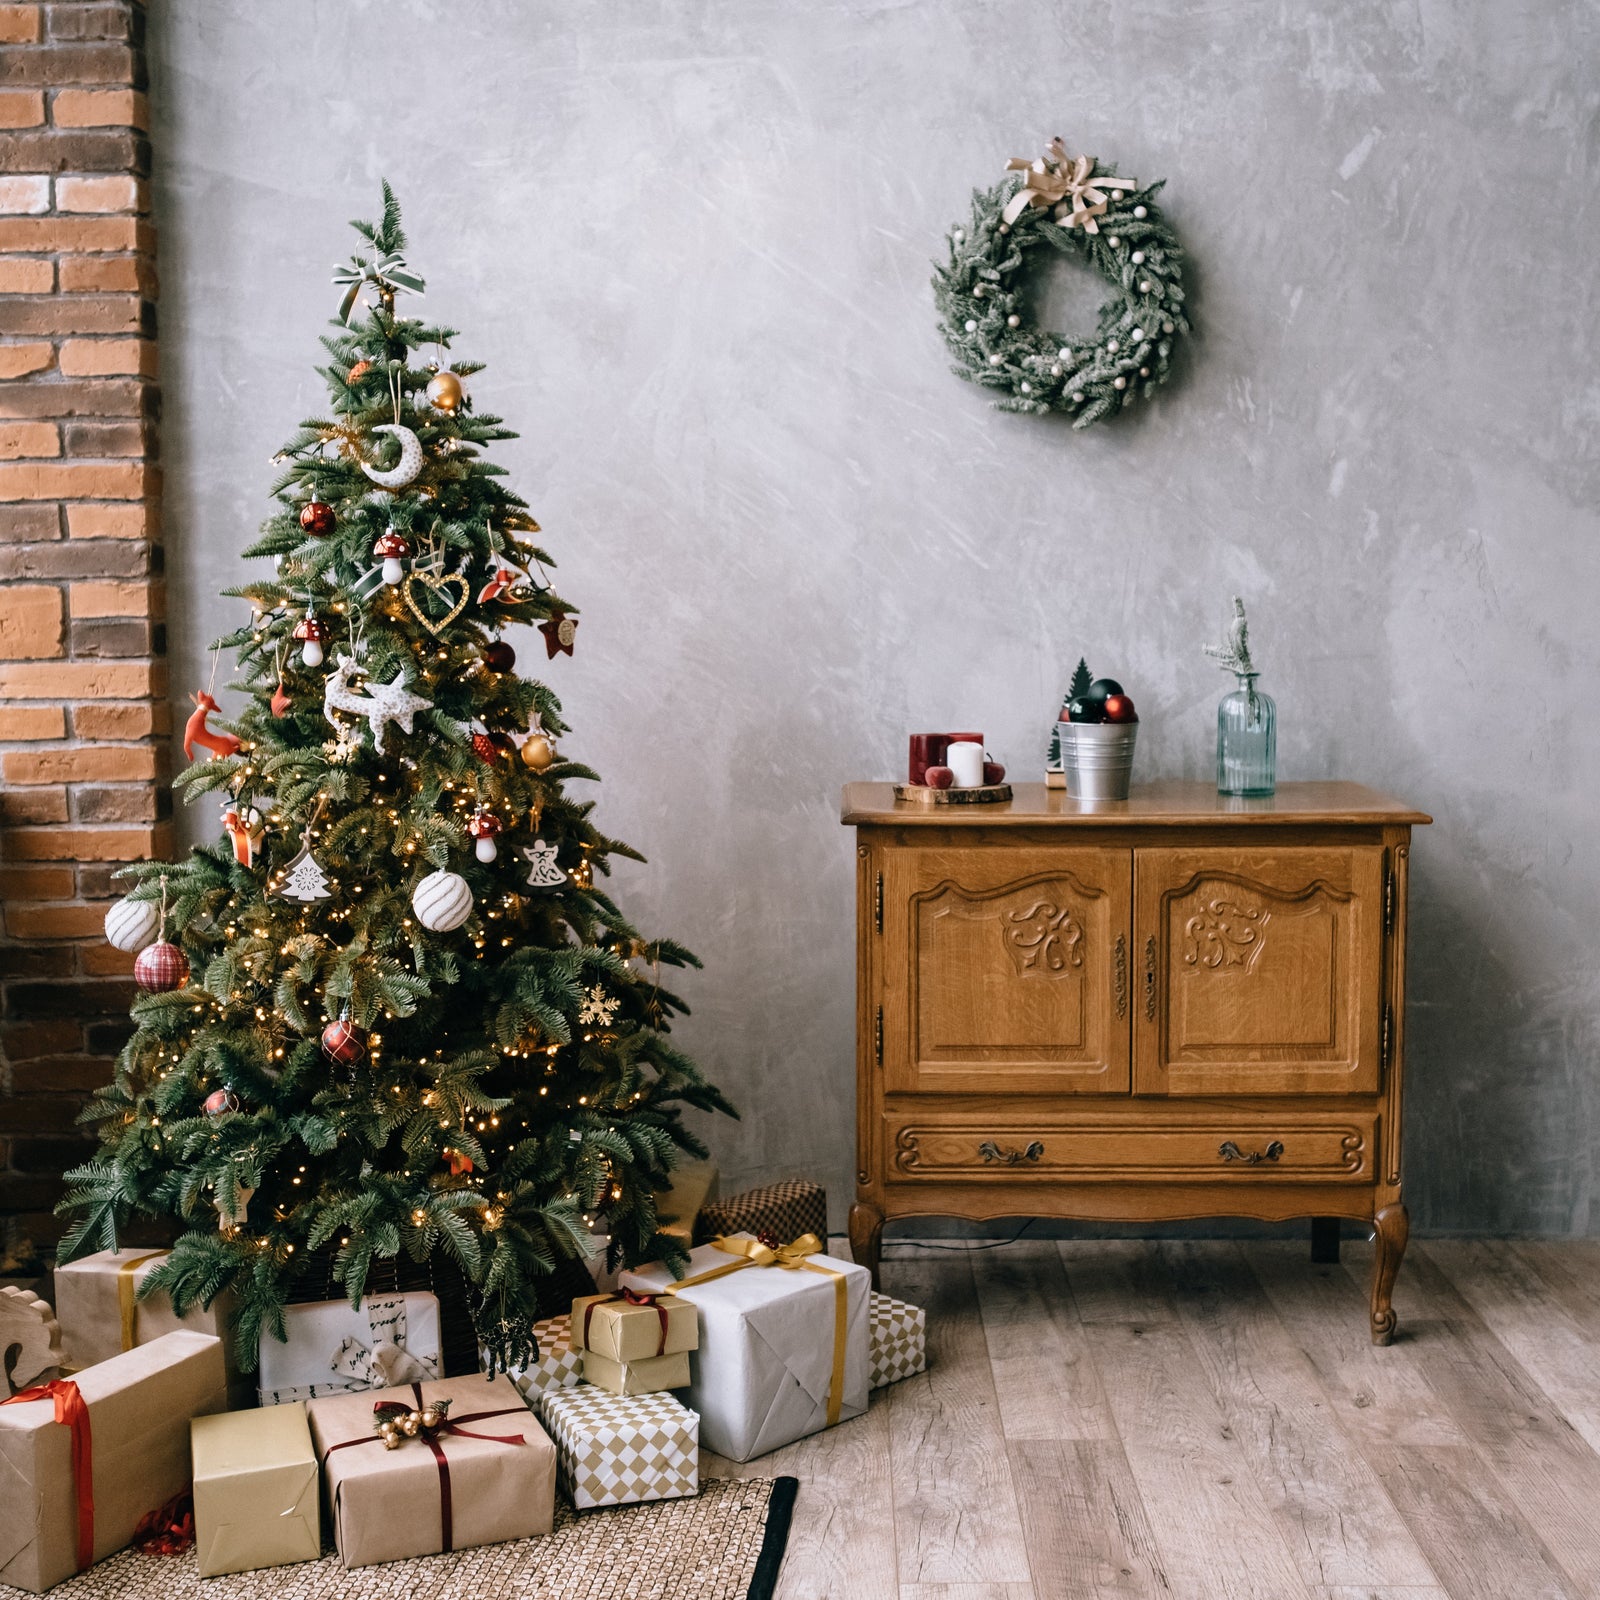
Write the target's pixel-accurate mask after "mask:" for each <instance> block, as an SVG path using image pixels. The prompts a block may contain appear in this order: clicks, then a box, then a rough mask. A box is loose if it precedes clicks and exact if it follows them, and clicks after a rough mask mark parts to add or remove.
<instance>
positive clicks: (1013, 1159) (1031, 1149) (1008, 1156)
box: [978, 1139, 1044, 1167]
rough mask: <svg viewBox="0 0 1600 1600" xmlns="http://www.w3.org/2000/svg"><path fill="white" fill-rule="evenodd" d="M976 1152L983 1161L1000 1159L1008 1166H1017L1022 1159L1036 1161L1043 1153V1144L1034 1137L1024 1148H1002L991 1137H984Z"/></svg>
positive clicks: (1020, 1163)
mask: <svg viewBox="0 0 1600 1600" xmlns="http://www.w3.org/2000/svg"><path fill="white" fill-rule="evenodd" d="M978 1154H979V1155H980V1156H982V1157H983V1159H984V1160H985V1161H1000V1162H1003V1163H1004V1164H1005V1165H1006V1166H1008V1167H1019V1166H1021V1165H1022V1163H1023V1162H1024V1161H1037V1160H1038V1159H1039V1157H1040V1156H1042V1155H1043V1154H1044V1146H1043V1145H1042V1144H1040V1143H1039V1141H1038V1140H1037V1139H1035V1140H1034V1141H1033V1143H1032V1144H1030V1145H1029V1146H1028V1148H1027V1149H1026V1150H1002V1149H1001V1148H1000V1146H999V1145H997V1144H996V1143H995V1142H994V1140H993V1139H985V1140H984V1141H983V1143H982V1144H980V1145H979V1146H978Z"/></svg>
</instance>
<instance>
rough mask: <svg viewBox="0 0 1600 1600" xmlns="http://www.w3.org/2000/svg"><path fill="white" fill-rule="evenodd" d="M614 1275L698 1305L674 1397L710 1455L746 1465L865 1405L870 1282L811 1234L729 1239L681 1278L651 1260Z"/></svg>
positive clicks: (694, 1255) (692, 1260)
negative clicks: (773, 1245) (681, 1384)
mask: <svg viewBox="0 0 1600 1600" xmlns="http://www.w3.org/2000/svg"><path fill="white" fill-rule="evenodd" d="M621 1282H622V1283H623V1284H625V1285H627V1286H630V1287H632V1288H635V1289H651V1290H655V1291H658V1292H670V1293H673V1294H677V1295H680V1296H682V1297H683V1298H684V1299H686V1300H692V1301H693V1302H694V1304H695V1305H696V1306H697V1307H698V1309H699V1312H700V1348H699V1350H698V1352H696V1354H695V1355H693V1356H692V1357H691V1358H690V1372H691V1375H692V1381H691V1383H690V1386H689V1390H688V1393H687V1395H686V1396H685V1398H686V1400H687V1401H688V1404H689V1405H690V1406H691V1407H692V1408H693V1409H694V1410H696V1411H698V1412H699V1413H700V1430H701V1437H702V1438H703V1439H704V1441H705V1443H706V1445H707V1446H708V1447H709V1448H710V1449H712V1450H715V1451H716V1452H717V1453H718V1454H719V1455H724V1456H728V1457H730V1458H731V1459H732V1460H734V1461H749V1460H750V1459H751V1458H752V1457H754V1456H761V1455H765V1454H766V1453H767V1452H768V1451H769V1450H776V1449H778V1448H780V1447H781V1446H783V1445H786V1444H791V1443H793V1442H794V1440H796V1439H801V1438H804V1437H805V1436H806V1435H807V1434H808V1433H818V1432H820V1431H821V1430H822V1429H823V1428H828V1427H832V1426H833V1424H834V1423H836V1422H841V1421H843V1420H845V1419H846V1418H848V1417H858V1416H860V1415H861V1413H862V1412H864V1411H865V1410H866V1409H867V1387H868V1374H869V1369H870V1352H869V1340H868V1329H867V1322H868V1318H867V1300H868V1295H869V1292H870V1284H871V1278H870V1276H869V1274H868V1273H867V1271H866V1269H865V1268H863V1267H858V1266H855V1265H853V1264H852V1263H850V1262H847V1261H836V1260H834V1259H833V1258H832V1257H831V1256H829V1255H827V1254H825V1253H824V1251H823V1247H822V1243H821V1241H820V1240H818V1239H817V1238H816V1237H815V1235H811V1234H807V1235H804V1236H803V1237H801V1238H799V1239H796V1240H795V1241H794V1242H793V1243H792V1244H788V1245H781V1246H779V1247H778V1248H777V1249H776V1250H773V1249H769V1248H768V1247H767V1246H766V1245H764V1244H762V1243H761V1242H760V1241H759V1240H757V1239H753V1238H751V1237H750V1235H749V1234H735V1235H733V1236H731V1237H729V1238H724V1239H719V1240H717V1241H715V1242H714V1243H712V1244H708V1245H702V1246H701V1247H700V1248H699V1249H697V1250H693V1251H691V1252H690V1255H689V1266H688V1271H687V1272H686V1273H685V1275H684V1277H683V1279H682V1280H681V1281H680V1282H674V1280H673V1277H672V1274H671V1272H670V1271H668V1269H667V1268H666V1267H665V1266H664V1265H663V1264H661V1263H660V1262H657V1263H655V1264H654V1265H652V1266H648V1267H642V1268H640V1269H639V1270H638V1271H637V1272H624V1273H623V1274H622V1275H621Z"/></svg>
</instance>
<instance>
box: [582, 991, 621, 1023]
mask: <svg viewBox="0 0 1600 1600" xmlns="http://www.w3.org/2000/svg"><path fill="white" fill-rule="evenodd" d="M618 1004H619V1002H617V1001H616V1000H613V999H612V998H611V996H610V995H608V994H607V993H606V992H605V990H604V989H603V988H602V987H601V986H600V985H599V984H598V983H597V984H593V985H592V986H591V987H590V988H589V989H587V990H586V991H585V992H584V996H583V1004H582V1005H581V1006H579V1007H578V1021H579V1023H580V1024H584V1023H587V1024H594V1025H598V1026H599V1027H602V1028H607V1027H610V1025H611V1024H612V1022H613V1021H615V1020H616V1015H617V1007H618Z"/></svg>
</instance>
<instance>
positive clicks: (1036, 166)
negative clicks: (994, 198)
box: [1002, 138, 1139, 233]
mask: <svg viewBox="0 0 1600 1600" xmlns="http://www.w3.org/2000/svg"><path fill="white" fill-rule="evenodd" d="M1094 169H1095V157H1094V156H1069V155H1068V154H1067V149H1066V146H1065V145H1064V144H1062V142H1061V140H1060V139H1059V138H1056V139H1052V140H1051V141H1050V143H1049V144H1048V145H1046V146H1045V152H1044V154H1043V155H1042V156H1040V157H1039V159H1038V160H1037V161H1029V160H1027V158H1026V157H1024V156H1013V157H1012V158H1011V159H1010V160H1009V161H1008V162H1006V171H1007V172H1025V173H1027V175H1028V176H1027V179H1026V181H1025V182H1024V183H1023V185H1022V187H1021V188H1020V189H1018V190H1017V192H1016V193H1015V194H1014V195H1012V197H1011V198H1010V199H1009V200H1008V201H1007V202H1006V208H1005V211H1004V212H1003V213H1002V215H1003V216H1004V218H1005V220H1006V221H1007V222H1008V223H1011V222H1015V221H1016V220H1017V218H1018V217H1020V216H1021V215H1022V213H1023V212H1024V211H1026V210H1027V209H1028V208H1029V207H1030V206H1032V207H1033V208H1034V209H1035V210H1038V211H1053V212H1054V217H1053V220H1054V221H1056V222H1059V223H1060V224H1061V225H1062V227H1064V228H1082V229H1083V231H1084V232H1085V233H1098V232H1099V231H1100V224H1099V223H1098V222H1097V221H1096V220H1095V219H1096V218H1097V217H1103V216H1104V215H1105V214H1106V208H1107V206H1108V205H1109V204H1110V203H1111V197H1112V195H1113V194H1118V195H1120V194H1125V193H1128V192H1130V191H1131V190H1134V189H1137V188H1138V187H1139V185H1138V183H1137V182H1136V181H1135V180H1134V179H1132V178H1115V177H1112V175H1111V174H1110V173H1108V172H1102V173H1100V174H1098V175H1096V173H1095V170H1094Z"/></svg>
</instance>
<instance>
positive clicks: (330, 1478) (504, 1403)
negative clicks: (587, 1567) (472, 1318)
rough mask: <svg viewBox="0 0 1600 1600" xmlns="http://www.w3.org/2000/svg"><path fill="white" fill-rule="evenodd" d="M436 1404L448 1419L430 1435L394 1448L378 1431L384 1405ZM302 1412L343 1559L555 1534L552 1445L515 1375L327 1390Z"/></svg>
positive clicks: (359, 1562)
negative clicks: (443, 1403)
mask: <svg viewBox="0 0 1600 1600" xmlns="http://www.w3.org/2000/svg"><path fill="white" fill-rule="evenodd" d="M440 1400H448V1401H449V1402H450V1416H449V1418H448V1420H447V1421H446V1422H445V1424H444V1425H442V1426H441V1427H440V1428H439V1429H438V1430H437V1431H436V1432H435V1434H434V1435H433V1437H432V1438H431V1440H430V1439H429V1438H426V1437H423V1436H422V1435H421V1434H419V1435H418V1436H417V1437H415V1438H408V1439H405V1440H404V1441H403V1442H402V1443H401V1445H400V1446H399V1448H398V1449H395V1450H390V1449H387V1448H386V1447H385V1445H384V1441H383V1439H382V1438H381V1437H380V1436H379V1435H378V1434H377V1433H376V1432H375V1431H374V1420H375V1412H376V1408H377V1407H378V1406H380V1405H384V1404H395V1405H400V1406H404V1407H405V1408H406V1409H407V1410H412V1409H418V1410H420V1409H421V1408H422V1407H423V1406H426V1405H430V1404H433V1403H436V1402H437V1401H440ZM306 1410H307V1414H308V1416H309V1417H310V1420H311V1437H312V1440H313V1442H314V1443H315V1445H316V1447H317V1457H318V1459H319V1460H320V1461H321V1462H322V1466H323V1478H324V1487H325V1490H326V1493H327V1499H328V1506H329V1511H330V1515H331V1517H332V1521H333V1532H334V1538H335V1540H336V1541H337V1543H338V1546H339V1554H340V1556H341V1557H342V1558H343V1560H344V1564H345V1565H346V1566H347V1567H364V1566H369V1565H371V1564H372V1563H373V1562H376V1561H401V1560H404V1559H405V1558H406V1557H408V1556H427V1555H437V1554H440V1553H441V1552H444V1551H448V1550H465V1549H467V1548H468V1547H470V1546H472V1545H480V1544H498V1543H500V1542H501V1541H503V1540H506V1539H529V1538H533V1537H535V1536H536V1535H538V1534H543V1533H549V1531H550V1526H551V1522H552V1520H553V1519H554V1516H555V1490H556V1450H555V1446H554V1445H553V1444H551V1442H550V1440H549V1438H548V1437H547V1436H546V1434H545V1431H544V1429H543V1428H541V1427H540V1426H539V1421H538V1419H537V1418H536V1417H535V1416H534V1415H533V1413H532V1412H531V1411H529V1409H528V1407H527V1403H526V1402H525V1401H524V1400H523V1398H522V1396H521V1395H520V1394H518V1393H517V1390H516V1386H515V1385H514V1384H513V1383H512V1382H511V1380H510V1379H509V1378H505V1377H499V1378H495V1379H493V1380H492V1381H491V1382H487V1383H486V1382H485V1381H484V1380H483V1379H482V1378H481V1377H474V1378H443V1379H439V1380H437V1381H431V1382H426V1383H420V1384H406V1385H404V1386H403V1387H401V1388H398V1389H368V1390H366V1391H365V1392H363V1393H360V1394H336V1395H329V1396H327V1397H326V1398H325V1399H320V1400H313V1401H312V1402H311V1403H310V1404H309V1405H308V1406H307V1408H306Z"/></svg>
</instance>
